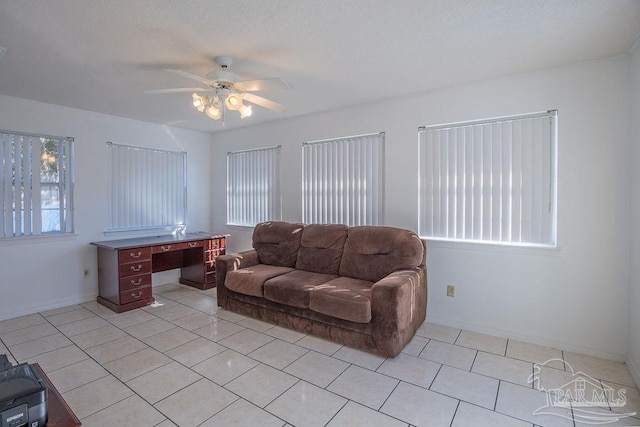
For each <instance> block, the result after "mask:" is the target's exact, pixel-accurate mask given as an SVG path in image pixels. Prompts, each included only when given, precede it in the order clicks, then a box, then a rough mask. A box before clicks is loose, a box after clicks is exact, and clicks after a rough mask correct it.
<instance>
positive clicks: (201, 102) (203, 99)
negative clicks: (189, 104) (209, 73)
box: [191, 92, 209, 113]
mask: <svg viewBox="0 0 640 427" xmlns="http://www.w3.org/2000/svg"><path fill="white" fill-rule="evenodd" d="M191 99H192V100H193V107H194V108H195V109H196V110H198V111H200V112H201V113H202V112H203V111H204V109H205V106H206V105H207V104H208V103H209V97H207V96H205V95H202V96H200V95H198V94H197V93H195V92H194V93H193V95H191Z"/></svg>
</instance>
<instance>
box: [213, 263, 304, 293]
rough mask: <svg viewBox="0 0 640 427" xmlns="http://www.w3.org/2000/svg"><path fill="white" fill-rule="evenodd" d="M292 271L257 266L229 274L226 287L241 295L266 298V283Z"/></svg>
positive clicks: (263, 265) (290, 269)
mask: <svg viewBox="0 0 640 427" xmlns="http://www.w3.org/2000/svg"><path fill="white" fill-rule="evenodd" d="M292 270H293V268H291V267H278V266H275V265H265V264H257V265H253V266H251V267H247V268H241V269H239V270H235V271H229V272H227V276H226V277H225V282H224V285H225V286H226V287H227V288H229V289H231V290H232V291H235V292H238V293H241V294H245V295H253V296H256V297H262V296H264V288H263V286H264V282H266V281H267V280H269V279H271V278H273V277H276V276H279V275H281V274H285V273H288V272H290V271H292Z"/></svg>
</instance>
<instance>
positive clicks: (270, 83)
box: [233, 78, 289, 92]
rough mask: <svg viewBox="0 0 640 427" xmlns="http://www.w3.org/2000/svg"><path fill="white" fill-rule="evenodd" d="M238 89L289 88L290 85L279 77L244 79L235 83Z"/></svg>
mask: <svg viewBox="0 0 640 427" xmlns="http://www.w3.org/2000/svg"><path fill="white" fill-rule="evenodd" d="M233 85H234V86H235V88H236V89H238V90H241V91H243V92H255V91H258V90H271V89H289V85H287V84H286V83H285V82H283V81H282V80H280V79H278V78H273V79H261V80H244V81H240V82H235V83H234V84H233Z"/></svg>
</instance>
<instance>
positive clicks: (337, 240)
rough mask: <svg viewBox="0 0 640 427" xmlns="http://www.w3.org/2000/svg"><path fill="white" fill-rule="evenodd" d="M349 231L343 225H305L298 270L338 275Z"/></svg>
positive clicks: (297, 264) (297, 262)
mask: <svg viewBox="0 0 640 427" xmlns="http://www.w3.org/2000/svg"><path fill="white" fill-rule="evenodd" d="M348 229H349V227H347V226H346V225H343V224H309V225H305V227H304V230H303V231H302V239H301V241H300V250H299V251H298V260H297V261H296V269H298V270H306V271H313V272H315V273H324V274H336V275H337V274H338V268H339V267H340V260H341V259H342V250H343V249H344V241H345V240H346V239H347V230H348Z"/></svg>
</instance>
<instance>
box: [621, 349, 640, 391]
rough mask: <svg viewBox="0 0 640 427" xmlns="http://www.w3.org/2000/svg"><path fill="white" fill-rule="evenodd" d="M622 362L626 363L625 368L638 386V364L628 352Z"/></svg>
mask: <svg viewBox="0 0 640 427" xmlns="http://www.w3.org/2000/svg"><path fill="white" fill-rule="evenodd" d="M624 363H625V364H626V365H627V369H628V370H629V373H630V374H631V376H632V377H633V380H634V381H635V382H636V386H639V387H640V370H638V366H637V365H636V364H635V362H634V361H633V360H632V359H631V358H630V357H629V355H628V354H627V358H626V359H625V361H624Z"/></svg>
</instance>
